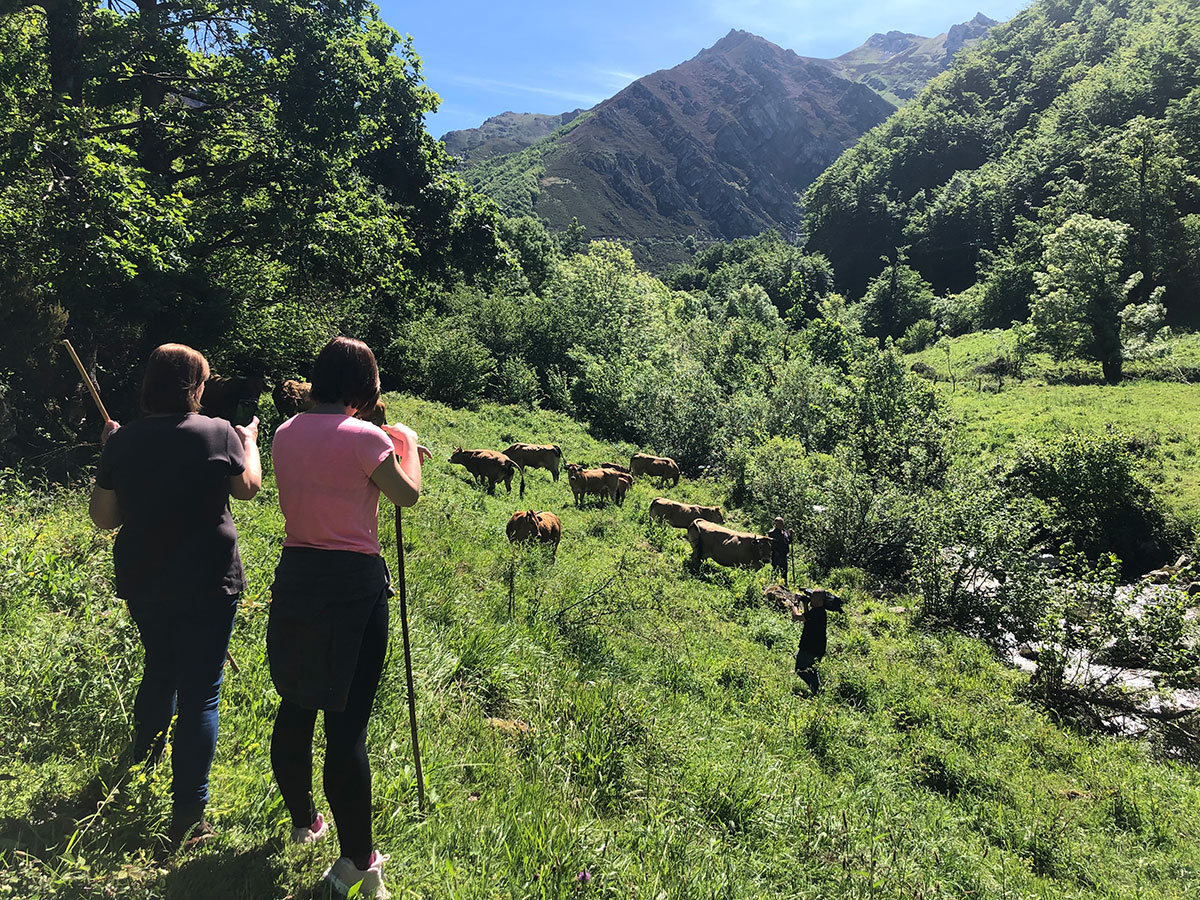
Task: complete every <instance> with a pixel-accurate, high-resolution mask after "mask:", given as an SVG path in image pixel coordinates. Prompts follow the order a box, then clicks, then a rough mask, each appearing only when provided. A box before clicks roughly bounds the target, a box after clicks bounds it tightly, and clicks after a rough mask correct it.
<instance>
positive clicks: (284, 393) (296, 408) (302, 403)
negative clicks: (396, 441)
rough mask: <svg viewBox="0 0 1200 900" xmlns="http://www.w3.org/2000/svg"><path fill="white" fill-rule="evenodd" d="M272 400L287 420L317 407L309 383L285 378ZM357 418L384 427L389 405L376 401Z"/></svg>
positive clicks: (277, 387) (276, 388) (272, 392)
mask: <svg viewBox="0 0 1200 900" xmlns="http://www.w3.org/2000/svg"><path fill="white" fill-rule="evenodd" d="M271 399H272V400H274V401H275V409H277V410H278V411H279V414H280V415H281V416H283V417H284V418H285V419H290V418H291V417H292V416H294V415H296V413H302V412H308V410H310V409H312V408H313V406H315V405H316V401H315V400H314V399H313V395H312V385H311V384H310V383H309V382H307V381H295V380H293V379H291V378H285V379H284V380H283V381H281V382H279V384H277V385H275V390H273V391H271ZM357 417H358V418H360V419H363V420H365V421H367V422H370V423H371V424H372V425H378V426H380V427H382V426H383V425H384V423H386V422H387V404H386V403H384V402H383V401H382V400H376V401H375V406H374V407H372V408H371V409H368V410H364V411H363V412H360V413H358V414H357Z"/></svg>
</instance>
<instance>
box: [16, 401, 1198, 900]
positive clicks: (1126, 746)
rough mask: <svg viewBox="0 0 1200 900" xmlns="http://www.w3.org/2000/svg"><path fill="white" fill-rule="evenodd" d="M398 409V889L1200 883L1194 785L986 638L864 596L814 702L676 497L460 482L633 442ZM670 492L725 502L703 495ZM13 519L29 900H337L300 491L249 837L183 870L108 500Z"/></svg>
mask: <svg viewBox="0 0 1200 900" xmlns="http://www.w3.org/2000/svg"><path fill="white" fill-rule="evenodd" d="M388 400H389V404H388V406H389V410H390V411H392V412H393V414H395V415H397V416H399V417H401V418H403V419H404V420H405V421H408V422H409V423H411V424H412V425H413V426H414V427H415V428H416V429H417V431H418V433H419V434H420V435H421V436H422V438H423V439H424V440H425V441H426V442H427V443H429V445H430V446H431V448H432V449H433V450H434V460H433V461H431V462H430V463H429V464H428V465H427V466H426V472H425V493H424V496H423V498H422V500H421V502H420V504H419V505H418V506H417V507H416V508H415V509H413V510H411V511H409V512H407V513H406V514H405V538H406V548H407V557H408V579H409V583H408V590H409V601H410V610H411V620H412V621H411V625H412V633H413V656H414V669H415V675H416V679H417V700H418V715H419V719H420V722H421V732H422V750H423V760H424V763H425V773H426V779H427V782H428V792H429V797H430V800H431V808H430V811H429V813H428V815H426V816H424V817H422V816H420V815H418V813H417V809H416V794H415V781H414V776H413V772H412V762H411V748H410V746H409V739H408V726H407V708H406V698H405V694H404V674H403V671H404V670H403V662H402V658H401V652H400V643H399V621H398V617H397V615H396V614H395V611H393V616H392V639H393V644H392V651H391V658H390V661H389V665H388V667H387V670H386V672H385V676H384V681H383V684H382V686H381V690H380V695H379V700H378V704H377V709H376V714H375V716H374V718H373V721H372V725H371V732H370V739H369V749H370V753H371V757H372V763H373V766H374V772H375V783H374V794H375V811H376V812H375V828H376V839H377V843H378V844H379V846H380V847H381V848H382V849H383V851H384V852H386V853H389V854H391V862H390V863H389V864H388V867H387V869H386V874H387V881H388V884H389V886H390V888H391V890H392V894H393V896H395V897H456V898H458V897H461V898H477V897H478V898H482V897H496V898H502V897H504V898H507V897H572V898H574V897H584V896H593V897H614V898H616V897H620V898H627V897H636V898H659V897H665V898H676V897H678V898H713V897H795V898H818V897H827V898H867V897H878V898H891V897H921V898H961V897H984V898H1018V897H1020V898H1025V897H1053V898H1058V897H1086V898H1092V897H1095V898H1124V897H1128V898H1134V897H1155V898H1164V900H1171V898H1179V900H1184V898H1192V897H1195V896H1196V895H1197V891H1200V773H1198V772H1197V771H1196V770H1195V769H1194V768H1191V767H1188V766H1185V765H1180V764H1175V763H1170V762H1162V761H1159V760H1157V759H1155V758H1154V756H1153V755H1152V753H1151V752H1150V748H1148V747H1147V746H1145V745H1143V744H1139V743H1135V742H1121V741H1113V740H1108V739H1099V738H1094V737H1088V736H1084V735H1079V734H1074V733H1072V732H1069V731H1066V730H1063V729H1062V728H1059V727H1057V726H1056V725H1055V724H1054V723H1053V722H1051V721H1050V720H1049V719H1048V718H1047V717H1046V716H1045V715H1043V714H1042V713H1041V712H1039V711H1038V710H1037V709H1036V708H1034V707H1032V706H1030V705H1029V704H1027V703H1026V702H1024V701H1023V700H1022V699H1021V688H1022V685H1023V678H1022V676H1020V675H1019V674H1018V673H1016V672H1014V671H1012V670H1010V669H1008V668H1007V667H1005V666H1003V665H1001V664H999V663H998V662H997V661H996V660H995V659H994V658H993V656H992V655H991V654H990V653H989V651H987V650H986V649H985V648H984V647H983V646H982V645H980V644H978V643H976V642H973V641H970V640H966V639H963V638H959V637H956V636H953V635H945V636H942V635H932V634H928V633H925V632H922V631H919V630H917V629H915V628H913V627H912V626H911V624H910V620H909V616H908V614H907V613H906V612H903V611H895V609H896V608H894V607H891V606H889V605H888V604H891V603H896V602H897V601H894V600H893V601H886V602H885V601H881V600H878V599H874V598H872V597H870V596H868V595H866V594H864V593H862V592H861V590H859V589H857V588H854V587H848V588H845V591H846V593H847V595H848V597H849V600H850V603H849V608H850V612H849V613H848V614H843V615H835V616H834V617H833V618H832V627H831V641H830V656H829V657H828V658H827V660H826V662H825V663H824V664H823V667H822V674H823V676H824V678H825V682H826V689H825V691H824V692H823V694H822V695H821V696H820V697H819V698H817V699H812V698H809V697H807V696H806V689H805V688H803V686H802V685H800V684H799V683H798V681H797V679H796V678H795V677H794V675H793V674H792V659H791V654H792V652H793V651H794V649H795V644H796V640H797V638H798V632H799V629H798V626H796V625H794V624H793V623H791V622H790V621H788V620H786V619H785V618H784V617H783V616H782V615H781V614H779V613H777V612H774V611H773V610H770V609H767V608H765V607H764V606H762V605H761V603H760V602H759V599H758V598H759V593H760V589H761V587H762V585H763V583H764V580H765V578H766V574H767V570H763V571H762V572H761V573H748V572H731V571H726V570H720V569H717V568H715V567H711V566H710V565H706V567H705V568H704V569H703V571H702V572H701V573H700V574H699V575H698V576H697V575H693V574H691V573H690V572H689V571H688V569H687V567H686V559H687V555H688V553H687V545H686V542H685V541H684V540H683V538H682V532H678V531H674V530H671V529H668V528H665V527H664V526H661V525H655V526H650V525H649V524H648V523H647V521H646V517H645V510H646V508H647V505H648V504H649V501H650V500H651V499H652V498H653V497H654V496H657V494H658V491H657V489H656V488H654V487H653V486H652V485H651V484H649V483H648V482H646V481H644V480H643V481H640V482H639V483H638V484H637V485H636V486H635V487H634V489H633V491H632V492H631V494H630V496H629V498H628V500H627V502H626V504H625V507H624V508H623V509H616V508H614V507H611V506H601V505H599V504H593V505H588V506H586V507H585V508H583V509H579V510H577V509H575V508H574V507H573V506H572V505H571V503H570V495H569V491H568V489H567V486H566V483H565V479H564V480H563V481H560V482H559V483H558V484H553V483H551V482H550V480H549V476H548V475H547V474H546V473H544V472H541V471H533V472H531V473H530V474H529V475H528V476H527V490H528V493H527V497H526V501H525V502H524V503H521V502H520V501H519V500H518V499H517V497H516V494H515V493H514V495H513V496H512V497H511V498H510V497H508V496H506V495H505V494H504V493H503V490H502V489H501V492H500V493H498V494H497V495H496V496H495V497H488V496H486V495H484V494H483V493H482V492H481V491H480V490H479V489H477V488H476V487H475V486H474V485H472V484H471V483H469V481H468V479H467V477H466V475H465V472H464V471H463V470H462V469H461V468H458V467H451V466H450V465H449V464H448V463H447V462H446V457H447V456H448V455H449V451H450V449H451V447H452V446H453V445H454V444H458V443H462V444H463V445H465V446H492V447H503V446H504V444H506V443H507V442H508V441H509V440H512V439H528V440H538V441H540V440H554V441H556V442H558V443H560V444H562V446H563V447H564V450H565V451H566V457H567V459H568V460H576V459H584V460H587V461H599V460H600V459H601V458H611V457H614V456H615V457H618V458H619V457H620V456H622V455H624V454H626V453H627V452H628V451H629V450H630V449H631V448H629V447H613V446H612V445H606V444H603V443H600V442H597V441H594V440H593V439H591V438H590V437H589V436H588V435H587V434H586V433H584V432H583V431H582V430H581V429H580V427H579V426H578V425H576V424H575V423H572V422H571V421H570V420H567V419H564V418H561V417H558V416H554V415H551V414H547V413H528V412H522V411H516V410H511V409H506V408H498V407H487V408H484V409H483V410H481V411H479V412H465V411H459V410H450V409H447V408H445V407H441V406H438V405H435V404H430V403H424V402H420V401H415V400H411V399H407V398H393V397H389V398H388ZM670 493H671V494H672V495H676V496H680V497H686V498H689V499H694V500H697V501H714V500H715V501H720V500H722V499H723V498H722V496H721V492H720V490H719V486H718V485H715V484H713V483H711V482H707V481H687V482H684V483H683V484H681V485H680V487H679V489H678V490H677V491H674V490H673V491H670ZM522 507H525V508H528V507H534V508H538V509H550V510H554V511H556V512H558V513H559V514H560V515H561V516H562V519H563V527H564V536H563V542H562V546H561V549H560V551H559V555H558V559H557V561H556V562H553V563H552V562H550V560H549V559H547V558H546V556H545V555H544V554H543V553H541V552H539V551H537V550H530V551H524V552H518V553H516V554H514V553H513V551H512V550H510V548H509V546H508V544H507V542H506V541H505V539H504V537H503V525H504V522H505V521H506V519H507V517H508V515H509V513H510V512H511V511H512V510H514V509H517V508H522ZM0 510H2V513H0V515H2V519H0V527H2V528H3V530H4V541H3V545H2V547H3V549H2V550H0V552H3V553H4V555H5V559H4V562H5V565H4V567H3V569H0V578H2V579H3V581H0V598H3V601H2V602H3V603H4V604H5V605H4V608H3V611H2V612H0V683H2V684H3V693H2V696H3V702H2V703H0V747H3V748H4V752H3V754H2V755H0V895H7V896H13V897H19V898H30V900H32V898H47V897H87V898H102V897H103V898H112V897H120V898H146V900H148V898H200V897H204V898H207V897H221V898H255V900H260V898H269V897H278V898H284V897H293V898H306V897H310V896H319V894H317V893H314V892H313V890H312V888H313V886H314V884H315V883H316V882H317V881H318V879H319V876H320V874H321V872H322V871H323V870H324V868H325V867H326V866H327V865H328V864H329V863H330V862H331V861H332V860H333V858H334V857H335V856H336V853H337V849H336V841H335V840H333V841H326V842H324V843H322V844H318V845H316V846H314V847H311V848H304V849H296V848H291V847H288V846H286V845H285V839H286V834H287V830H288V822H287V817H286V815H285V813H284V811H283V809H282V805H281V801H280V799H279V797H278V794H277V792H276V789H275V787H274V783H273V780H272V777H271V771H270V763H269V759H268V754H267V748H268V743H269V736H270V728H271V722H272V718H273V714H274V709H275V705H276V703H277V699H276V697H275V694H274V691H273V689H272V687H271V686H270V680H269V677H268V675H267V669H266V660H265V651H264V632H265V626H266V614H267V606H266V603H267V584H268V583H269V579H270V573H271V569H272V567H273V565H274V562H275V559H276V556H277V552H278V551H277V545H278V541H279V537H280V533H281V520H280V515H279V512H278V508H277V504H276V500H275V493H274V490H273V485H271V484H270V483H268V485H267V487H266V488H265V489H264V490H263V492H262V493H261V494H260V496H259V497H258V498H256V499H255V500H254V501H251V502H249V503H245V504H238V505H237V506H236V510H237V518H238V525H239V529H240V531H241V535H242V551H243V557H244V559H245V562H246V567H247V572H248V576H249V580H250V586H249V589H248V591H247V593H246V596H245V599H244V602H243V605H242V609H241V612H240V613H239V615H238V619H237V623H236V626H235V632H234V639H233V645H232V650H233V654H234V656H235V658H236V659H237V660H238V662H239V664H240V666H241V671H240V673H238V674H233V673H230V674H229V675H228V677H227V681H226V688H225V691H224V693H223V695H222V710H221V714H222V723H221V737H220V743H219V746H218V749H217V758H216V762H215V764H214V767H213V782H212V793H213V800H212V803H211V806H210V812H211V817H212V819H213V821H214V824H215V826H216V827H217V828H218V829H219V832H220V837H219V838H218V840H217V841H216V842H214V843H213V844H212V845H210V846H208V847H205V848H203V849H202V850H200V851H198V852H196V853H193V854H190V855H184V856H175V857H172V856H164V855H162V854H161V853H160V852H159V851H157V850H156V835H159V834H161V833H162V832H163V831H164V830H165V827H166V823H167V816H168V814H169V799H168V797H167V790H166V784H167V783H168V781H169V777H168V772H169V768H170V763H169V758H168V761H167V763H166V764H165V765H164V766H161V767H160V768H159V769H158V770H155V771H153V772H151V773H145V772H141V771H139V770H136V769H135V770H133V771H132V772H130V773H128V774H126V775H124V776H120V775H119V768H118V767H117V761H118V759H119V757H120V754H121V752H122V750H123V749H124V748H125V746H126V744H127V741H128V737H129V731H130V729H129V716H128V707H129V704H130V702H131V699H132V695H133V690H134V687H135V685H136V679H137V675H138V667H139V662H140V660H139V655H140V650H139V646H138V641H137V638H136V633H135V631H134V629H133V627H132V625H131V624H130V622H129V621H128V617H127V615H126V613H125V611H124V609H123V607H122V605H121V604H120V603H119V602H118V601H116V600H115V599H113V597H112V595H111V589H110V587H109V573H110V567H111V561H110V549H111V539H110V536H109V535H106V534H99V533H97V532H95V531H94V530H93V529H92V528H91V527H90V526H89V525H88V523H87V521H86V511H85V502H84V494H83V493H82V491H80V490H66V491H61V492H53V493H46V492H39V491H33V490H30V489H27V488H24V487H22V486H20V485H17V484H12V483H10V484H9V485H8V486H7V487H6V488H5V489H4V491H3V493H2V494H0ZM384 518H385V520H386V519H390V517H388V516H384ZM733 519H734V521H735V523H736V516H733ZM383 531H384V543H385V545H386V546H385V551H384V552H385V555H387V556H389V557H392V556H393V555H394V538H393V537H392V536H391V534H390V526H387V525H385V526H383ZM853 576H854V573H853V572H843V573H840V577H839V581H840V582H842V583H853V582H854V580H855V579H854V577H853ZM510 583H511V584H512V586H513V595H514V599H515V610H514V614H513V615H512V616H510V615H509V612H508V603H509V585H510ZM899 602H901V603H903V602H904V601H902V600H901V601H899ZM488 717H498V718H502V719H517V720H520V721H522V722H525V723H528V724H529V726H531V728H532V731H531V732H530V733H529V734H527V735H511V734H508V733H506V732H504V731H502V730H499V729H496V728H494V727H492V726H491V725H489V724H488V723H487V721H486V719H487V718H488ZM118 779H120V780H119V782H118ZM317 784H318V785H319V784H320V779H319V778H318V779H317ZM322 800H323V798H321V797H318V802H319V803H320V802H322ZM98 802H100V803H101V804H102V805H101V810H100V812H99V814H96V810H97V803H98ZM583 871H586V872H588V873H589V874H590V876H591V878H590V880H589V881H587V882H583V881H580V880H579V879H578V876H579V874H580V873H581V872H583Z"/></svg>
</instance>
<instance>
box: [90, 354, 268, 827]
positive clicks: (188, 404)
mask: <svg viewBox="0 0 1200 900" xmlns="http://www.w3.org/2000/svg"><path fill="white" fill-rule="evenodd" d="M208 374H209V370H208V363H207V362H206V361H205V359H204V357H203V356H201V355H200V354H199V353H198V352H196V351H195V350H193V349H192V348H191V347H186V346H184V345H183V344H164V345H162V346H161V347H158V348H157V349H156V350H155V351H154V352H153V353H152V354H151V355H150V361H149V363H148V365H147V367H146V378H145V381H144V382H143V384H142V398H141V399H142V411H143V412H144V413H145V414H146V416H145V418H142V419H139V420H137V421H136V422H133V423H131V424H129V425H126V426H124V427H120V426H118V425H117V423H116V422H108V423H106V424H105V426H104V431H103V433H102V434H101V438H100V440H101V443H102V444H103V446H104V450H103V453H102V454H101V457H100V467H99V469H98V470H97V472H96V486H95V488H94V489H93V491H92V498H91V503H90V505H89V512H90V513H91V517H92V521H94V522H95V523H96V524H97V525H98V526H100V527H101V528H118V527H119V528H120V529H121V530H120V532H119V533H118V534H117V539H116V542H115V543H114V545H113V565H114V568H115V570H116V578H117V596H119V597H121V598H122V599H124V600H125V601H126V602H127V603H128V604H129V613H130V616H131V617H132V619H133V621H134V623H135V624H136V625H137V628H138V632H139V634H140V635H141V638H142V646H143V648H144V649H145V653H146V658H145V666H144V669H143V671H142V681H141V684H140V685H139V686H138V692H137V697H136V699H135V700H134V706H133V716H134V725H135V729H136V733H135V736H134V752H135V754H136V755H137V756H138V757H139V758H141V759H156V758H157V757H158V756H160V755H161V754H162V752H163V750H164V749H165V746H166V739H167V729H168V727H169V726H170V724H171V717H172V716H173V715H175V714H176V712H178V720H177V723H176V726H175V734H174V744H173V746H174V752H173V754H172V757H173V767H172V770H173V771H172V785H171V787H172V795H173V801H174V802H173V807H172V817H171V830H170V833H171V838H172V839H173V840H174V841H176V842H183V841H185V840H187V841H188V842H190V843H196V842H199V841H202V840H204V839H205V838H206V837H208V836H210V835H211V834H212V830H211V828H209V826H208V823H207V822H205V821H204V806H205V804H206V803H207V801H208V773H209V769H210V768H211V766H212V759H213V753H214V751H215V749H216V744H217V704H218V700H219V696H220V689H221V677H222V674H223V672H224V664H225V654H226V651H227V650H228V647H229V637H230V634H231V632H232V629H233V615H234V612H235V611H236V610H237V600H238V596H239V595H240V594H241V592H242V589H243V587H244V579H243V575H242V560H241V557H240V556H239V554H238V546H237V531H236V530H235V529H234V525H233V517H232V516H231V515H230V511H229V498H230V496H233V497H236V498H238V499H240V500H249V499H250V498H251V497H253V496H254V495H255V494H256V493H257V492H258V489H259V487H260V486H261V484H262V470H261V467H260V465H259V458H258V444H257V440H258V420H257V419H255V420H254V421H252V422H251V423H250V424H249V425H247V426H244V427H243V426H238V427H237V428H236V429H235V428H234V427H233V426H231V425H230V424H229V422H227V421H225V420H224V419H210V418H208V417H206V416H201V415H199V414H198V413H197V410H198V409H199V408H200V396H201V394H202V393H203V391H204V382H205V381H206V380H207V379H208Z"/></svg>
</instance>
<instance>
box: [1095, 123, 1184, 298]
mask: <svg viewBox="0 0 1200 900" xmlns="http://www.w3.org/2000/svg"><path fill="white" fill-rule="evenodd" d="M1084 162H1085V164H1086V166H1087V169H1086V177H1085V183H1086V185H1087V193H1088V196H1089V198H1090V200H1091V206H1092V208H1093V210H1094V211H1095V212H1096V213H1097V214H1098V215H1100V216H1104V217H1105V218H1110V219H1116V220H1119V221H1123V222H1127V223H1129V224H1130V226H1131V228H1132V235H1131V239H1132V245H1133V246H1132V250H1133V257H1134V260H1135V266H1136V268H1137V269H1138V270H1139V271H1141V272H1142V273H1143V274H1144V275H1145V277H1144V278H1143V279H1142V282H1141V284H1140V285H1139V286H1138V296H1139V297H1140V299H1142V300H1143V301H1145V300H1147V299H1149V297H1150V295H1151V293H1152V292H1153V289H1154V286H1155V285H1156V284H1161V283H1162V279H1163V277H1164V275H1165V272H1166V270H1167V268H1168V263H1167V261H1166V260H1167V258H1168V257H1169V254H1170V250H1169V248H1170V247H1171V244H1172V242H1173V238H1174V235H1173V234H1172V225H1173V224H1174V223H1175V222H1176V220H1178V218H1179V209H1178V202H1179V201H1180V200H1181V199H1183V193H1184V191H1185V189H1191V188H1193V187H1194V184H1195V179H1194V178H1191V177H1189V176H1188V174H1187V170H1186V165H1187V164H1186V161H1185V160H1184V159H1183V157H1182V156H1181V155H1180V153H1179V145H1178V141H1177V140H1176V138H1175V136H1174V135H1172V134H1171V133H1170V132H1169V131H1167V129H1166V125H1165V123H1164V122H1162V121H1158V120H1153V119H1148V118H1146V117H1145V116H1137V117H1135V118H1134V119H1132V120H1131V121H1130V122H1128V123H1127V124H1126V125H1125V127H1124V128H1122V129H1121V130H1120V131H1118V132H1116V133H1115V134H1113V135H1111V136H1110V137H1108V138H1107V139H1105V140H1104V141H1101V142H1100V143H1099V144H1097V145H1095V146H1094V147H1092V148H1090V149H1089V150H1088V151H1087V153H1086V154H1085V155H1084Z"/></svg>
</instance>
